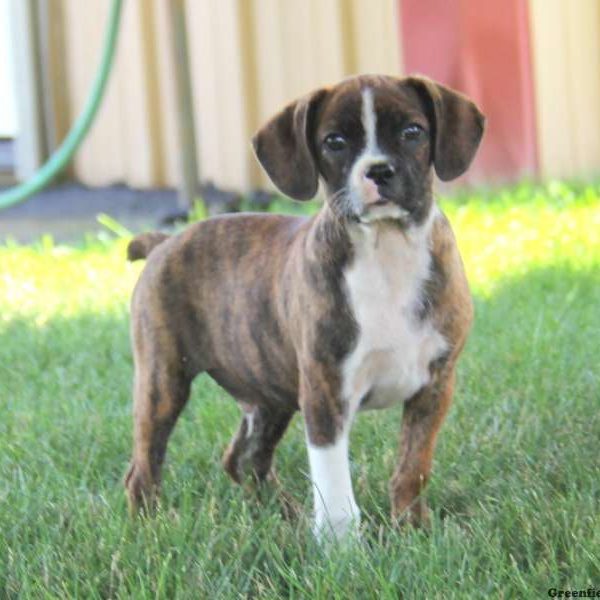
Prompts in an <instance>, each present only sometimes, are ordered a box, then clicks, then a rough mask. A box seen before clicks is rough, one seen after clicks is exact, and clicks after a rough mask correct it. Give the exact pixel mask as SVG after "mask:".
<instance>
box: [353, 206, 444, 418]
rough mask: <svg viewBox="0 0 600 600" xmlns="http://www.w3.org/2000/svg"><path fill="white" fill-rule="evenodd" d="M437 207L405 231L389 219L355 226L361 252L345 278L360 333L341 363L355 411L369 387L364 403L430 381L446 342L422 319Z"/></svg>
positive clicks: (381, 402)
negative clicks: (385, 223) (377, 224)
mask: <svg viewBox="0 0 600 600" xmlns="http://www.w3.org/2000/svg"><path fill="white" fill-rule="evenodd" d="M436 214H437V211H436V209H435V208H434V209H433V210H432V211H431V214H430V216H429V218H428V219H427V221H426V223H424V224H423V225H421V226H420V227H418V228H416V227H413V228H411V229H410V230H408V231H407V232H406V233H405V234H403V233H402V232H400V231H398V230H397V229H395V228H393V227H390V226H382V227H371V226H360V227H358V228H357V231H356V232H355V235H354V243H355V258H354V261H353V263H352V264H351V266H350V267H349V268H348V269H347V271H346V273H345V279H346V286H347V293H348V295H349V301H350V306H351V308H352V310H353V311H354V315H355V318H356V321H357V323H358V327H359V334H358V342H357V345H356V347H355V348H354V350H353V351H352V352H351V354H350V355H349V356H348V357H347V358H346V360H345V362H344V365H343V388H342V391H343V394H344V398H345V399H346V401H347V402H348V404H349V408H350V413H351V414H354V413H355V411H356V410H358V409H359V408H360V402H361V400H362V399H363V398H364V397H365V396H366V394H369V398H368V403H367V405H366V406H365V407H364V408H383V407H386V406H389V405H390V404H392V403H394V402H398V401H405V400H407V399H409V398H410V397H411V396H412V395H414V394H415V393H416V392H417V391H418V390H419V389H420V388H421V387H423V386H424V385H426V384H427V383H428V382H429V380H430V373H429V364H430V362H431V361H432V360H434V359H435V358H437V357H439V356H440V355H441V354H442V353H443V352H444V351H445V350H446V349H447V343H446V341H445V339H444V338H443V336H442V335H441V334H440V333H439V332H438V331H436V330H435V329H434V327H433V325H432V323H431V322H429V321H420V320H419V319H418V318H417V311H418V307H419V302H420V299H421V294H422V289H423V285H424V283H425V281H426V280H427V278H428V276H429V274H430V267H431V264H430V263H431V256H430V244H429V240H430V235H431V227H432V224H433V220H434V218H435V216H436Z"/></svg>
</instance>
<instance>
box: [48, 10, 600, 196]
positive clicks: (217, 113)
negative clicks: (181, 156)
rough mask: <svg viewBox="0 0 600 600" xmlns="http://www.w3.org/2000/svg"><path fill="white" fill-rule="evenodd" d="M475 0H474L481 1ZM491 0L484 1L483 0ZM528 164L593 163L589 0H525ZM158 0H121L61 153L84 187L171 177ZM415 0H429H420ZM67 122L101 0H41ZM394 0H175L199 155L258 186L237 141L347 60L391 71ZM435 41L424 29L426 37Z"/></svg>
mask: <svg viewBox="0 0 600 600" xmlns="http://www.w3.org/2000/svg"><path fill="white" fill-rule="evenodd" d="M460 1H461V2H467V3H468V2H474V3H476V4H477V6H478V9H479V8H481V10H485V3H482V2H481V0H460ZM496 1H498V2H500V3H501V2H502V0H486V2H496ZM526 1H527V10H528V11H529V19H528V20H529V24H530V32H529V35H530V48H531V63H532V65H531V67H532V68H531V72H532V74H533V91H534V94H533V95H534V112H535V128H536V142H537V143H536V144H535V145H536V147H537V154H538V156H537V165H538V169H539V173H540V174H541V175H543V176H568V177H582V176H588V175H597V174H599V173H600V135H599V130H600V2H598V0H577V2H575V1H573V2H571V1H570V2H566V1H565V0H526ZM166 2H168V0H127V2H126V3H125V10H124V20H123V25H122V31H121V37H120V42H119V43H120V47H119V51H118V55H117V61H116V67H115V71H114V73H113V77H112V79H111V82H110V87H109V91H108V95H107V98H106V101H105V103H104V105H103V106H102V108H101V112H100V115H99V117H98V119H97V121H96V124H95V125H94V128H93V130H92V132H91V134H90V136H89V137H88V139H87V140H86V141H85V143H84V144H83V147H82V149H81V151H80V152H79V154H78V155H77V158H76V160H75V165H74V175H75V176H76V177H77V178H78V179H80V180H81V181H83V182H84V183H87V184H90V185H106V184H110V183H114V182H126V183H128V184H130V185H132V186H136V187H148V186H163V185H170V186H173V185H177V184H178V176H179V175H178V174H179V170H178V156H177V151H176V127H175V98H174V83H173V69H172V64H171V53H170V51H169V37H168V36H169V30H168V26H167V23H168V19H167V4H166ZM422 2H423V3H424V4H427V2H428V0H422ZM52 4H53V6H55V7H56V10H52V11H49V13H50V15H51V18H54V19H56V20H57V21H60V23H59V25H60V26H61V27H62V29H63V32H64V35H63V45H64V50H63V51H62V52H63V53H64V56H63V57H62V58H61V60H60V61H56V60H55V61H54V62H55V63H56V62H58V64H63V65H64V72H63V73H61V74H60V75H61V77H62V82H63V87H62V88H60V91H61V92H62V93H61V97H62V98H63V100H62V101H61V98H58V99H57V102H56V103H55V105H56V107H57V110H60V111H61V114H62V115H63V116H64V115H66V118H63V119H59V121H60V122H65V121H68V122H72V120H73V118H74V117H75V116H76V115H77V114H78V112H79V110H80V109H81V107H82V105H83V103H84V100H85V98H86V96H87V93H88V91H89V88H90V83H91V80H92V77H93V75H94V73H95V71H96V67H97V64H98V60H99V57H100V50H101V45H102V40H103V36H104V30H105V23H106V17H107V14H108V9H109V4H110V3H109V2H108V0H86V1H85V2H82V1H81V0H52ZM401 7H402V1H401V0H188V1H187V4H186V9H187V21H188V36H189V44H190V54H191V57H190V58H191V70H192V79H193V90H194V95H195V106H196V111H195V117H196V127H197V137H198V145H199V153H198V163H199V165H198V167H199V171H200V173H201V174H202V177H203V179H204V180H206V179H211V180H213V181H214V182H215V183H216V184H218V185H220V186H222V187H225V188H233V189H238V190H248V189H250V188H251V187H252V186H255V185H262V184H264V183H265V182H264V177H263V175H262V173H260V170H259V169H258V167H257V165H256V163H255V161H254V159H253V157H252V154H251V151H250V147H249V139H250V137H251V135H252V133H253V132H254V131H255V130H256V129H257V127H258V126H259V125H260V124H261V123H262V122H263V121H264V120H265V119H267V118H268V117H269V116H270V115H271V114H273V113H274V112H275V111H276V110H277V109H278V108H280V107H281V106H282V105H283V104H284V103H285V102H288V101H289V100H291V99H293V98H294V97H296V96H298V95H300V94H303V93H305V92H307V91H309V90H310V89H312V88H315V87H317V86H319V85H322V84H325V83H331V82H335V81H336V80H338V79H340V78H342V77H344V76H346V75H349V74H352V73H359V72H383V73H391V74H402V72H403V66H402V57H401V55H402V50H401V49H402V47H403V43H402V39H401V27H400V23H401V18H400V14H399V12H400V10H401ZM433 43H435V40H434V42H433Z"/></svg>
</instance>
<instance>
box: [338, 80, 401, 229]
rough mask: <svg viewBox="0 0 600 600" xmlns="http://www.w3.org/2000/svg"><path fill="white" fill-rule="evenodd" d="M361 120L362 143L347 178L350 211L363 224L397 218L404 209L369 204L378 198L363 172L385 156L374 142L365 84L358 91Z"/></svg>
mask: <svg viewBox="0 0 600 600" xmlns="http://www.w3.org/2000/svg"><path fill="white" fill-rule="evenodd" d="M361 121H362V126H363V129H364V132H365V146H364V149H363V151H362V152H361V153H360V154H359V156H358V158H357V159H356V162H355V163H354V165H353V166H352V169H351V171H350V175H349V177H348V189H349V194H348V196H349V198H350V204H351V207H352V209H353V212H354V213H355V214H357V215H360V218H361V221H362V222H363V223H369V222H371V221H373V220H376V219H382V218H401V217H402V216H405V214H406V211H404V210H403V209H401V208H400V207H398V206H396V205H393V204H388V205H383V206H372V205H373V204H374V203H375V202H377V201H378V200H379V199H380V194H379V189H378V186H377V184H376V183H375V182H374V181H373V180H372V179H369V178H368V177H367V176H366V173H367V171H368V170H369V167H371V166H372V165H374V164H377V163H382V162H388V160H389V159H388V157H387V156H386V155H385V154H383V153H382V151H381V150H380V148H379V145H378V143H377V112H376V111H375V102H374V99H373V90H372V89H371V88H368V87H367V88H365V89H364V90H362V106H361ZM370 205H371V206H370Z"/></svg>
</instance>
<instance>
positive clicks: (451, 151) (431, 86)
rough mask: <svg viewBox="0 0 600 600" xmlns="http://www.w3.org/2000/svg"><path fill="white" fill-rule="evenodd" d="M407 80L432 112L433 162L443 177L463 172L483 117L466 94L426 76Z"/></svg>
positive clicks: (470, 155) (478, 134)
mask: <svg viewBox="0 0 600 600" xmlns="http://www.w3.org/2000/svg"><path fill="white" fill-rule="evenodd" d="M405 81H407V82H408V83H409V84H410V85H412V86H413V87H414V88H415V89H416V91H417V92H418V93H419V95H420V96H421V97H422V98H424V100H425V102H426V104H427V105H428V108H429V110H430V112H431V115H430V119H431V120H432V128H433V139H434V145H433V166H434V167H435V172H436V173H437V175H438V177H439V178H440V179H441V180H442V181H450V180H451V179H455V178H456V177H458V176H459V175H462V174H463V173H464V172H465V171H466V170H467V169H468V168H469V165H470V164H471V161H472V160H473V157H474V156H475V152H476V151H477V148H478V147H479V142H480V141H481V138H482V136H483V130H484V126H485V117H484V116H483V114H482V113H481V112H480V111H479V109H478V108H477V106H476V105H475V104H474V103H473V102H471V100H469V99H468V98H467V97H466V96H464V95H463V94H460V93H458V92H455V91H454V90H451V89H450V88H447V87H445V86H443V85H440V84H439V83H434V82H433V81H431V80H429V79H427V78H426V77H409V78H408V79H407V80H405Z"/></svg>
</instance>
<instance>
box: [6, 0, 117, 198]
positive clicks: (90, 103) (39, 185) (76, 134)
mask: <svg viewBox="0 0 600 600" xmlns="http://www.w3.org/2000/svg"><path fill="white" fill-rule="evenodd" d="M122 5H123V0H113V3H112V7H111V10H110V18H109V22H108V31H107V33H106V39H105V42H104V50H103V53H102V61H101V63H100V68H99V70H98V73H97V75H96V79H95V80H94V84H93V86H92V90H91V92H90V95H89V97H88V99H87V101H86V104H85V107H84V109H83V111H82V113H81V114H80V115H79V117H78V118H77V120H76V121H75V123H74V124H73V127H72V128H71V130H70V131H69V133H68V134H67V137H66V138H65V139H64V141H63V143H62V144H61V145H60V146H59V147H58V148H57V149H56V151H55V152H54V154H53V155H52V156H51V157H50V158H49V159H48V161H47V162H46V163H45V164H44V166H43V167H41V169H39V171H37V172H36V173H35V174H34V175H33V176H32V177H31V178H30V179H28V180H27V181H25V182H23V183H22V184H20V185H17V186H15V187H13V188H10V189H9V190H7V191H5V192H3V193H1V194H0V209H3V208H8V207H9V206H12V205H13V204H18V203H19V202H22V201H23V200H26V199H27V198H29V197H30V196H32V195H33V194H35V193H37V192H39V191H40V190H41V189H43V188H44V187H46V186H47V185H48V184H49V183H50V182H51V181H52V179H54V177H56V175H58V174H59V173H60V172H61V171H62V170H63V169H64V168H65V167H66V166H67V164H68V163H69V161H70V160H71V158H72V157H73V154H75V151H76V150H77V148H78V147H79V145H80V144H81V142H82V141H83V139H84V138H85V136H86V135H87V133H88V131H89V129H90V126H91V124H92V123H93V122H94V118H95V116H96V113H97V112H98V108H99V106H100V104H101V102H102V97H103V96H104V91H105V89H106V82H107V81H108V76H109V75H110V70H111V66H112V62H113V58H114V55H115V48H116V42H117V34H118V32H119V22H120V19H121V8H122Z"/></svg>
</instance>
